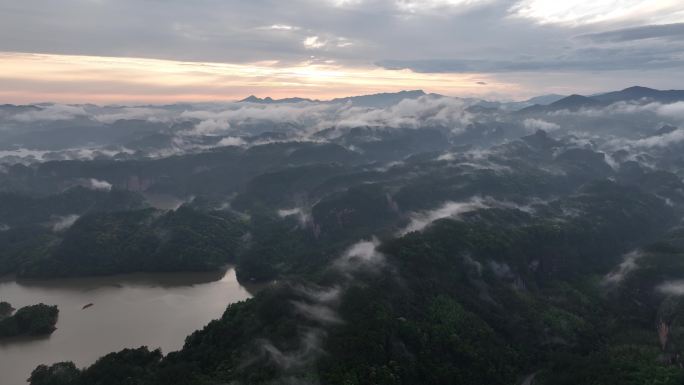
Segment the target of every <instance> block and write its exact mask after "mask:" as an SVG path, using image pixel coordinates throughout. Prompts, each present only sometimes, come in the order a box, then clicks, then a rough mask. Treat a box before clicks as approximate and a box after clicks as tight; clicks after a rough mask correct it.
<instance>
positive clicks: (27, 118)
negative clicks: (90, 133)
mask: <svg viewBox="0 0 684 385" xmlns="http://www.w3.org/2000/svg"><path fill="white" fill-rule="evenodd" d="M87 115H88V113H87V112H86V111H85V109H84V108H83V107H81V106H70V105H65V104H52V105H48V106H46V107H40V109H39V110H32V111H26V112H21V113H19V114H16V115H14V116H12V117H11V119H12V120H15V121H17V122H22V123H31V122H39V121H57V120H71V119H74V118H76V117H79V116H87Z"/></svg>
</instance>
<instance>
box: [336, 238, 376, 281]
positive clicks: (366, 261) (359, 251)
mask: <svg viewBox="0 0 684 385" xmlns="http://www.w3.org/2000/svg"><path fill="white" fill-rule="evenodd" d="M379 244H380V242H379V241H378V240H377V239H375V238H374V239H373V240H371V241H360V242H357V243H355V244H354V245H352V246H351V247H349V248H348V249H347V251H345V252H344V253H343V254H342V256H341V257H340V258H338V259H337V260H336V261H335V262H334V264H333V266H334V267H335V268H336V269H338V270H339V271H341V272H343V273H345V274H347V275H349V274H352V273H355V272H357V271H359V270H366V271H369V270H370V271H372V270H376V269H377V268H379V267H381V266H382V265H383V264H384V261H385V257H384V256H383V255H382V253H380V252H379V251H378V250H377V247H378V246H379Z"/></svg>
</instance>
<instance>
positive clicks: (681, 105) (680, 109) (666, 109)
mask: <svg viewBox="0 0 684 385" xmlns="http://www.w3.org/2000/svg"><path fill="white" fill-rule="evenodd" d="M657 112H658V114H660V115H662V116H666V117H669V118H675V119H680V120H682V121H684V102H677V103H672V104H665V105H663V106H660V107H659V108H658V110H657Z"/></svg>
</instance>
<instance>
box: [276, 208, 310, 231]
mask: <svg viewBox="0 0 684 385" xmlns="http://www.w3.org/2000/svg"><path fill="white" fill-rule="evenodd" d="M278 216H280V217H281V218H286V217H289V216H296V217H297V220H298V221H299V224H300V226H302V227H306V226H308V225H309V224H310V223H311V214H309V213H308V212H307V211H306V210H305V209H304V208H302V207H296V208H293V209H282V210H278Z"/></svg>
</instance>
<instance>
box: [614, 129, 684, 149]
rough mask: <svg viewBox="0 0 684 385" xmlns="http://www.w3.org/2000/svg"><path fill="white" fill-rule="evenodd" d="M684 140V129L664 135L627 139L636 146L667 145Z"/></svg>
mask: <svg viewBox="0 0 684 385" xmlns="http://www.w3.org/2000/svg"><path fill="white" fill-rule="evenodd" d="M683 141H684V129H681V128H680V129H677V130H674V131H672V132H669V133H667V134H663V135H657V136H650V137H648V138H644V139H638V140H633V141H627V143H628V144H630V145H631V146H634V147H645V148H653V147H667V146H670V145H672V144H676V143H681V142H683Z"/></svg>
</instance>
